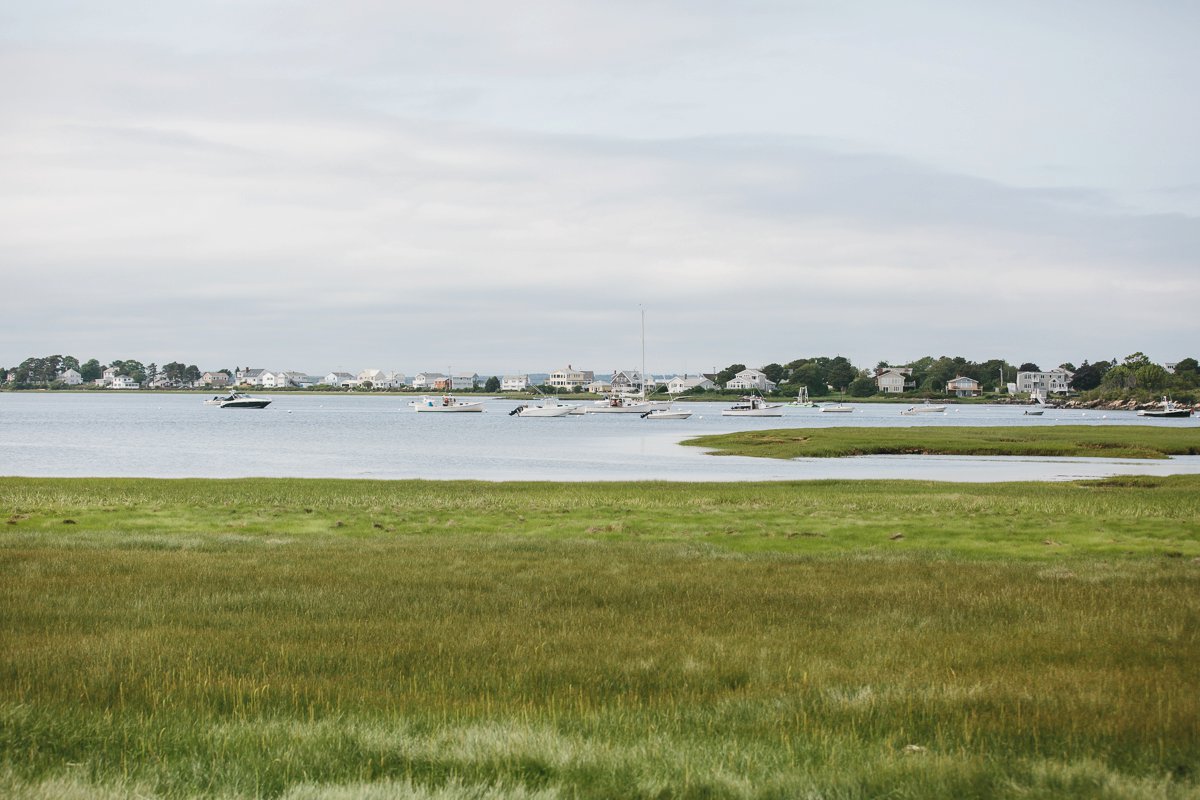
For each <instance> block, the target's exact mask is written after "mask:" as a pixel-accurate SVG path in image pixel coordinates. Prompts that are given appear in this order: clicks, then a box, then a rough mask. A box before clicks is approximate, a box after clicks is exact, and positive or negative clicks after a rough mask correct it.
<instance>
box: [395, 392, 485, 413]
mask: <svg viewBox="0 0 1200 800" xmlns="http://www.w3.org/2000/svg"><path fill="white" fill-rule="evenodd" d="M409 405H410V406H412V407H413V410H414V411H433V412H441V413H444V412H467V411H483V401H482V400H471V401H464V400H459V399H458V398H457V397H455V396H454V395H452V394H444V395H442V396H441V397H429V396H428V395H426V396H424V397H422V398H421V399H420V400H413V401H412V402H411V403H409Z"/></svg>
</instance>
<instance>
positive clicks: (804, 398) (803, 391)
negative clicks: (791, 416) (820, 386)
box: [788, 386, 817, 408]
mask: <svg viewBox="0 0 1200 800" xmlns="http://www.w3.org/2000/svg"><path fill="white" fill-rule="evenodd" d="M816 407H817V404H816V403H814V402H813V401H812V400H809V399H808V387H807V386H801V387H800V391H798V392H796V399H795V400H793V401H792V402H790V403H788V408H816Z"/></svg>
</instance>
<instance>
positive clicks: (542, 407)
mask: <svg viewBox="0 0 1200 800" xmlns="http://www.w3.org/2000/svg"><path fill="white" fill-rule="evenodd" d="M576 408H578V406H574V405H571V404H570V403H560V402H558V398H557V397H551V396H550V395H543V396H542V402H540V403H538V404H537V405H530V404H526V405H523V406H517V407H516V408H514V409H513V410H512V411H510V412H508V415H509V416H510V417H565V416H567V415H569V414H570V413H571V412H572V411H574V410H575V409H576Z"/></svg>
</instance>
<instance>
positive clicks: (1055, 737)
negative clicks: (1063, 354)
mask: <svg viewBox="0 0 1200 800" xmlns="http://www.w3.org/2000/svg"><path fill="white" fill-rule="evenodd" d="M106 484H107V489H110V490H111V491H106ZM1195 490H1196V482H1195V480H1194V479H1179V480H1161V479H1160V480H1158V481H1153V482H1147V481H1140V480H1139V481H1129V482H1121V481H1114V482H1098V483H1096V484H1090V485H1083V484H1077V485H1070V486H1064V487H1058V488H1052V489H1050V490H1049V491H1047V492H1046V493H1045V494H1044V495H1042V496H1041V497H1040V499H1039V498H1038V497H1037V496H1033V497H1030V498H1029V499H1028V502H1029V503H1030V504H1032V507H1033V508H1037V509H1039V510H1044V509H1054V510H1057V511H1058V512H1060V513H1063V514H1065V515H1066V516H1067V519H1066V520H1065V523H1064V524H1066V525H1068V526H1070V527H1071V530H1075V529H1076V528H1079V529H1083V528H1085V527H1087V526H1088V525H1091V526H1096V525H1100V526H1105V527H1112V528H1115V527H1116V526H1118V525H1119V524H1123V523H1124V521H1123V520H1121V519H1116V518H1114V515H1123V514H1125V513H1126V512H1128V511H1129V510H1130V509H1137V508H1141V509H1143V511H1144V514H1143V516H1142V517H1141V520H1142V521H1141V522H1140V523H1139V524H1140V525H1141V526H1142V527H1141V528H1140V529H1139V530H1140V531H1141V535H1143V536H1145V537H1148V538H1149V539H1150V540H1153V541H1154V542H1155V544H1153V545H1145V544H1142V545H1138V546H1135V547H1134V549H1133V550H1132V551H1131V553H1132V554H1129V555H1127V554H1125V552H1124V551H1113V550H1112V549H1111V548H1110V547H1108V546H1107V545H1106V544H1104V543H1103V542H1102V541H1093V542H1091V543H1089V540H1088V539H1087V538H1086V537H1084V536H1082V535H1080V536H1079V537H1078V543H1076V544H1074V545H1072V546H1066V545H1045V544H1043V543H1041V542H1038V543H1037V545H1036V548H1035V547H1033V546H1032V545H1026V546H1023V547H1020V548H1008V547H1007V546H1006V544H1005V543H1004V541H1003V537H999V538H997V539H996V540H987V539H986V538H979V537H978V536H977V535H976V534H974V533H960V534H958V535H959V536H960V537H962V538H965V539H979V541H978V542H977V543H976V544H974V545H968V544H967V543H965V542H961V543H959V544H958V546H956V547H943V546H940V545H928V546H924V545H918V546H915V547H910V548H908V549H907V550H906V549H904V548H905V546H906V545H907V544H909V543H910V542H911V541H912V540H919V539H920V538H921V534H920V532H919V530H917V529H916V528H915V527H914V528H912V529H910V530H911V532H910V534H909V535H906V536H905V537H904V538H902V539H895V540H893V539H891V538H890V536H876V535H875V534H870V535H868V534H865V533H862V532H860V536H861V537H863V538H859V539H855V538H853V537H852V536H851V535H850V534H849V533H847V534H846V535H845V536H844V537H838V536H835V535H833V532H836V531H851V530H853V529H854V527H855V526H856V525H860V524H861V519H860V517H861V515H862V514H863V513H864V509H876V511H877V512H878V511H879V510H880V509H884V508H887V507H893V508H899V509H901V510H900V511H898V512H894V516H892V517H889V518H887V519H885V520H884V521H883V522H884V526H883V528H882V531H886V530H887V529H889V528H892V527H895V526H898V525H901V524H904V518H905V517H907V516H908V515H909V514H920V515H924V518H930V519H932V518H934V517H935V516H936V513H935V512H937V511H939V510H941V511H942V512H943V514H947V513H948V515H949V516H951V517H959V516H961V517H963V518H969V517H970V516H971V515H979V518H980V520H981V521H980V524H979V525H978V526H977V527H978V530H980V531H985V530H988V529H989V528H991V527H993V526H1002V525H1003V524H1004V522H1005V520H1004V519H998V518H997V517H996V515H997V514H998V513H999V512H1000V511H1001V510H1003V509H1004V508H1005V507H1007V506H1008V505H1009V504H1010V503H1011V502H1013V500H1014V499H1015V498H1019V497H1021V496H1022V492H1021V491H1018V490H1016V489H1012V490H1009V489H1006V487H967V488H963V487H957V486H955V487H946V486H937V485H905V484H901V485H889V484H883V483H880V484H870V485H866V486H862V485H859V484H854V485H853V486H851V485H844V484H821V485H816V486H810V485H806V484H794V485H785V486H778V487H775V486H755V487H727V486H700V487H693V490H692V491H691V492H682V491H681V492H678V493H675V492H674V490H673V489H672V488H671V487H670V486H666V485H664V486H661V487H659V486H650V487H645V486H636V485H626V486H621V485H617V486H611V485H603V486H591V487H587V486H572V487H560V486H553V485H551V486H546V485H542V486H534V485H499V486H493V485H482V484H422V483H408V484H371V483H369V482H362V483H359V482H344V483H343V482H336V481H334V482H321V481H317V482H305V481H265V482H260V481H231V482H223V481H222V482H147V481H131V482H124V481H112V482H104V481H97V482H76V481H25V480H9V479H4V480H0V499H2V500H3V502H4V503H5V508H6V509H11V511H10V512H9V514H10V516H9V519H12V520H13V524H10V525H4V527H3V528H2V529H0V637H2V639H0V641H2V642H3V647H0V793H3V794H9V795H27V796H30V797H36V796H45V797H50V796H57V795H62V796H70V795H71V794H74V795H75V796H80V797H82V796H91V795H93V794H103V793H104V792H107V793H109V795H110V796H114V797H115V796H129V795H133V794H139V795H143V796H154V795H158V796H165V797H185V796H211V797H242V796H262V797H291V798H308V797H320V796H326V797H359V796H366V797H370V796H377V797H384V796H387V797H393V796H395V797H422V798H424V797H430V798H432V797H458V796H466V797H472V796H473V797H480V798H549V797H584V798H590V797H595V798H602V797H647V798H649V797H696V798H699V797H729V798H759V797H763V798H765V797H794V796H821V797H872V796H880V795H889V796H897V797H946V796H954V797H981V798H982V797H1005V796H1008V797H1031V796H1032V797H1039V796H1040V797H1054V796H1064V795H1070V794H1076V795H1087V796H1100V797H1194V796H1196V795H1197V793H1198V792H1200V789H1198V786H1197V781H1196V772H1195V771H1196V769H1197V767H1198V766H1200V730H1198V727H1197V725H1196V720H1197V719H1200V679H1198V677H1197V671H1196V669H1195V664H1197V663H1200V633H1198V631H1200V624H1198V623H1200V592H1198V591H1197V589H1200V569H1198V567H1197V564H1196V563H1195V562H1194V561H1193V560H1192V558H1194V556H1184V557H1168V555H1167V553H1166V552H1164V551H1163V549H1162V548H1163V544H1162V543H1163V542H1177V545H1172V546H1179V547H1186V546H1193V545H1194V543H1195V541H1196V539H1197V538H1198V537H1197V530H1196V518H1197V515H1196V514H1195V511H1196V507H1195V502H1196V501H1195V497H1196V495H1197V492H1196V491H1195ZM113 498H119V500H117V501H114V499H113ZM281 498H282V499H281ZM34 501H37V502H40V503H41V505H37V504H35V502H34ZM276 501H278V502H276ZM847 504H849V505H850V506H852V507H851V508H850V509H849V510H841V511H839V510H838V509H845V508H846V506H847ZM306 509H311V510H308V511H306ZM799 511H805V512H806V513H813V514H817V515H818V516H817V517H816V518H813V519H810V520H808V521H804V522H800V523H797V522H789V520H792V518H793V517H794V516H795V515H796V514H797V513H798V512H799ZM951 512H952V513H951ZM68 514H69V515H71V516H69V517H68V516H66V515H68ZM510 515H511V517H512V519H511V520H508V517H509V516H510ZM746 515H750V517H751V518H752V519H754V518H757V519H759V520H762V521H763V522H766V521H768V520H770V521H771V522H772V526H775V527H779V526H784V525H786V524H791V525H792V526H793V527H794V528H795V529H797V530H799V529H801V528H810V527H811V528H814V529H815V528H816V527H818V521H819V523H820V524H819V527H820V528H821V529H822V530H824V531H828V532H829V533H826V534H825V538H821V537H820V536H802V535H797V536H794V537H791V538H789V537H787V536H780V535H773V536H762V535H761V534H760V533H759V532H757V531H756V529H755V527H754V526H755V524H756V523H755V522H749V523H741V524H740V525H737V526H736V530H732V531H731V530H727V529H728V528H731V527H735V520H738V519H740V518H742V517H744V516H746ZM244 517H253V518H254V520H255V521H254V522H253V523H248V524H247V525H245V526H244V527H240V528H237V527H235V528H229V527H227V526H228V525H230V524H235V523H237V522H240V521H243V518H244ZM519 517H524V521H523V522H522V521H521V520H519V519H518V518H519ZM68 518H69V519H72V520H74V524H66V523H64V522H63V520H64V519H68ZM681 519H686V520H687V522H686V524H684V523H681V522H680V520H681ZM451 520H454V521H455V523H456V524H454V525H449V524H448V522H449V521H451ZM531 521H533V528H534V530H532V531H531V530H529V529H528V528H527V527H525V526H528V525H530V523H531ZM652 521H657V522H655V523H654V524H653V525H652V524H651V523H652ZM337 522H342V523H343V524H342V526H340V527H338V526H337V525H336V523H337ZM510 522H511V523H512V524H509V523H510ZM376 524H378V525H380V526H381V527H375V525H376ZM556 525H557V526H558V528H557V529H556V528H555V526H556ZM389 526H390V527H393V528H394V530H388V527H389ZM643 530H645V531H647V533H643V532H642V531H643ZM880 532H881V531H878V530H877V531H876V533H880ZM939 535H941V536H944V537H946V538H952V537H953V535H954V528H953V526H947V528H946V529H944V530H943V531H942V532H941V533H940V534H939ZM1038 535H1039V536H1042V537H1046V536H1047V534H1046V533H1044V532H1042V533H1039V534H1038ZM1050 536H1052V537H1054V538H1055V539H1059V538H1061V539H1068V538H1070V536H1069V535H1068V532H1057V531H1056V530H1055V529H1053V528H1052V529H1051V534H1050ZM748 538H749V539H762V540H763V541H767V542H769V543H770V546H765V547H764V546H751V545H747V544H746V543H745V542H743V541H740V540H744V539H748ZM877 539H878V541H877ZM831 540H832V541H831ZM1026 550H1028V552H1026ZM1172 552H1173V551H1172Z"/></svg>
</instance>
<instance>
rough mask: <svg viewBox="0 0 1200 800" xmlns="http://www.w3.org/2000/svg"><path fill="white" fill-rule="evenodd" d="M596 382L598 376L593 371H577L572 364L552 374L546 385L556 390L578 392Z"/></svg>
mask: <svg viewBox="0 0 1200 800" xmlns="http://www.w3.org/2000/svg"><path fill="white" fill-rule="evenodd" d="M594 380H596V374H595V373H594V372H592V370H590V369H575V368H574V367H572V366H571V365H570V364H567V367H566V369H556V370H554V371H553V372H551V373H550V378H549V379H548V380H547V381H546V384H547V385H548V386H553V387H554V388H555V389H568V390H570V391H577V390H578V389H579V387H580V386H587V385H588V384H589V383H591V382H592V381H594Z"/></svg>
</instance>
